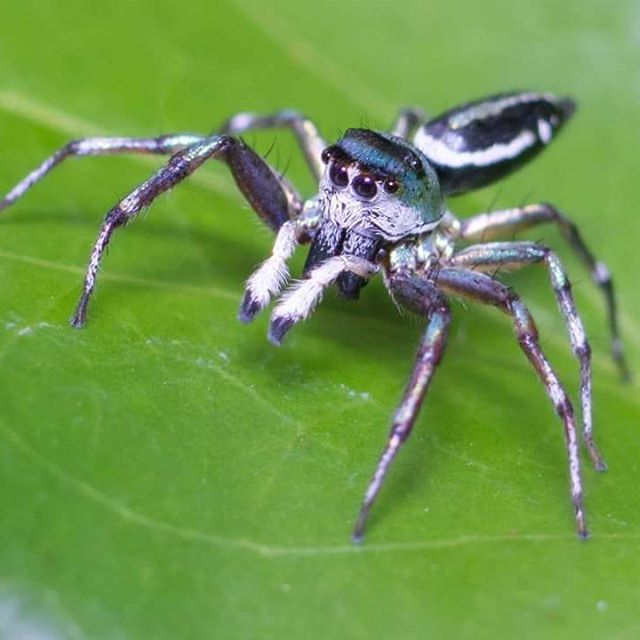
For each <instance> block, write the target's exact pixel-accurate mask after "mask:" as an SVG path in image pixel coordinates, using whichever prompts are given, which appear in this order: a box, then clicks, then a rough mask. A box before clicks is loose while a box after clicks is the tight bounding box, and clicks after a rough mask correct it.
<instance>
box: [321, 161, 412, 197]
mask: <svg viewBox="0 0 640 640" xmlns="http://www.w3.org/2000/svg"><path fill="white" fill-rule="evenodd" d="M329 180H331V182H332V183H333V184H334V185H335V186H336V187H339V188H341V189H342V188H344V187H346V186H347V185H348V184H349V170H348V169H347V167H346V165H344V164H341V163H340V162H334V163H333V164H332V165H331V166H330V167H329ZM378 182H379V180H376V179H375V178H374V177H373V176H370V175H367V174H365V173H360V174H358V175H357V176H356V177H355V178H354V179H353V180H352V181H351V188H352V189H353V190H354V191H355V192H356V193H357V194H358V195H359V196H360V197H361V198H364V199H365V200H373V198H375V197H376V195H377V194H378ZM382 188H383V189H384V191H385V192H386V193H396V192H397V191H398V189H399V188H400V185H399V184H398V182H397V181H396V180H394V179H393V178H387V179H385V180H383V181H382Z"/></svg>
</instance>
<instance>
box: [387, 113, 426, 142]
mask: <svg viewBox="0 0 640 640" xmlns="http://www.w3.org/2000/svg"><path fill="white" fill-rule="evenodd" d="M424 121H425V115H424V111H423V110H422V109H419V108H417V107H405V108H404V109H401V110H400V111H399V113H398V115H397V116H396V119H395V120H394V121H393V124H392V125H391V130H390V133H391V135H393V136H398V137H399V138H404V139H405V140H409V139H410V138H411V137H412V136H413V134H414V133H415V131H416V129H417V128H418V127H419V126H420V125H421V124H422V123H423V122H424Z"/></svg>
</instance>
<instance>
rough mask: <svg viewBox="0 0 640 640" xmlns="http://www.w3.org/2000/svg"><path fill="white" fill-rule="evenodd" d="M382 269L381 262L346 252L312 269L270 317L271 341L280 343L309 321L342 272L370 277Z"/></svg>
mask: <svg viewBox="0 0 640 640" xmlns="http://www.w3.org/2000/svg"><path fill="white" fill-rule="evenodd" d="M378 270H379V267H378V265H376V264H374V263H372V262H369V261H368V260H364V259H363V258H358V257H357V256H351V255H348V254H343V255H339V256H334V257H333V258H329V259H328V260H326V261H325V262H323V263H322V264H321V265H320V266H318V267H316V268H315V269H312V270H311V271H310V272H309V275H308V276H307V278H306V279H305V280H301V281H300V282H298V283H297V284H296V285H295V286H293V287H292V288H291V289H290V290H289V291H287V292H285V294H284V295H283V296H282V298H281V299H280V302H279V303H278V305H277V306H276V308H275V310H274V311H273V314H272V316H271V323H270V325H269V341H270V342H272V343H273V344H275V345H280V344H281V343H282V339H283V338H284V335H285V334H286V333H287V331H289V329H291V327H293V325H294V324H297V323H298V322H300V321H301V320H306V319H307V318H308V317H309V316H310V315H311V313H312V312H313V310H314V309H315V307H316V305H317V304H318V303H319V302H320V300H321V299H322V294H323V293H324V290H325V289H326V288H327V287H328V286H330V285H332V284H333V283H334V282H335V281H336V280H337V279H338V277H339V276H340V274H342V273H355V274H356V275H358V276H360V277H361V278H366V279H369V278H371V277H372V276H373V275H375V274H376V273H377V272H378Z"/></svg>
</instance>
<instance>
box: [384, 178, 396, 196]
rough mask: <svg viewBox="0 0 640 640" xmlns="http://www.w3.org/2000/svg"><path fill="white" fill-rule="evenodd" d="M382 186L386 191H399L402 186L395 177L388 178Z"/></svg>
mask: <svg viewBox="0 0 640 640" xmlns="http://www.w3.org/2000/svg"><path fill="white" fill-rule="evenodd" d="M382 188H383V189H384V190H385V192H386V193H397V192H398V189H399V188H400V184H399V183H398V181H397V180H394V179H393V178H387V179H386V180H385V181H384V183H383V184H382Z"/></svg>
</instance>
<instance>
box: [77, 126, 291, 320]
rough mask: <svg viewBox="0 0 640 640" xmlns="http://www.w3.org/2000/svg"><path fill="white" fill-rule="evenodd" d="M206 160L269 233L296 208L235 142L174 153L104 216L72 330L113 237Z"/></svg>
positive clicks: (217, 141)
mask: <svg viewBox="0 0 640 640" xmlns="http://www.w3.org/2000/svg"><path fill="white" fill-rule="evenodd" d="M211 158H215V159H217V160H221V161H222V162H224V163H225V164H226V165H227V166H228V167H229V169H230V171H231V173H232V175H233V178H234V180H235V182H236V184H237V185H238V188H239V189H240V191H241V192H242V193H243V195H244V196H245V197H246V198H247V200H248V201H249V203H250V204H251V206H252V207H253V209H254V210H255V211H256V213H257V214H258V216H259V217H260V218H261V219H262V220H263V222H265V224H267V225H268V226H270V227H271V228H272V229H273V230H275V231H277V230H278V229H280V227H282V225H283V224H284V223H285V222H286V221H287V220H289V219H290V217H291V215H292V213H294V212H295V211H297V210H299V209H300V208H301V203H300V201H299V199H298V197H297V194H295V192H293V190H292V189H291V188H290V187H289V185H288V184H286V183H284V182H283V181H282V180H280V179H279V178H278V176H277V175H276V174H275V173H274V171H273V170H272V169H271V168H270V167H269V165H268V164H267V163H266V162H265V161H264V160H263V159H262V158H260V156H258V155H257V154H256V153H255V152H254V151H253V150H252V149H251V148H250V147H248V146H247V145H245V144H244V143H243V142H242V141H240V140H237V139H236V138H231V137H229V136H211V137H209V138H204V139H202V140H200V141H198V142H196V143H195V144H192V145H191V146H189V147H187V148H185V149H182V150H181V151H178V152H177V153H176V154H175V155H173V156H172V157H171V159H170V160H169V162H168V163H167V164H166V165H165V166H164V167H162V168H161V169H160V170H159V171H157V172H156V173H155V174H154V175H153V176H152V177H151V178H149V179H148V180H146V181H145V182H143V183H142V184H141V185H140V186H139V187H138V188H136V189H134V190H133V191H132V192H131V193H130V194H129V195H128V196H127V197H126V198H124V199H123V200H121V201H120V202H119V203H118V204H117V205H116V206H115V207H113V208H112V209H111V210H110V211H109V213H108V214H107V216H106V219H105V221H104V223H103V225H102V228H101V230H100V233H99V235H98V238H97V240H96V242H95V245H94V247H93V251H92V253H91V258H90V260H89V265H88V267H87V272H86V276H85V281H84V288H83V292H82V296H81V298H80V301H79V303H78V306H77V309H76V312H75V314H74V316H73V318H72V320H71V324H72V325H73V326H75V327H81V326H83V325H84V323H85V321H86V313H87V306H88V304H89V300H90V298H91V294H92V293H93V290H94V287H95V281H96V275H97V272H98V267H99V265H100V261H101V259H102V256H103V254H104V251H105V249H106V247H107V245H108V244H109V241H110V240H111V236H112V235H113V232H114V231H115V230H116V229H117V228H118V227H121V226H123V225H125V224H126V223H127V222H129V221H130V220H132V219H133V218H135V217H136V216H137V215H138V214H139V213H140V211H142V209H144V208H145V207H148V206H149V205H150V204H151V203H152V202H153V201H154V200H155V199H156V198H157V197H158V196H159V195H161V194H163V193H165V192H166V191H168V190H169V189H171V188H173V187H175V186H176V185H177V184H178V183H180V182H182V181H183V180H184V179H185V178H187V177H188V176H189V175H191V174H192V173H193V172H194V171H196V170H197V169H198V168H199V167H200V166H202V164H204V163H205V162H206V161H207V160H209V159H211Z"/></svg>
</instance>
